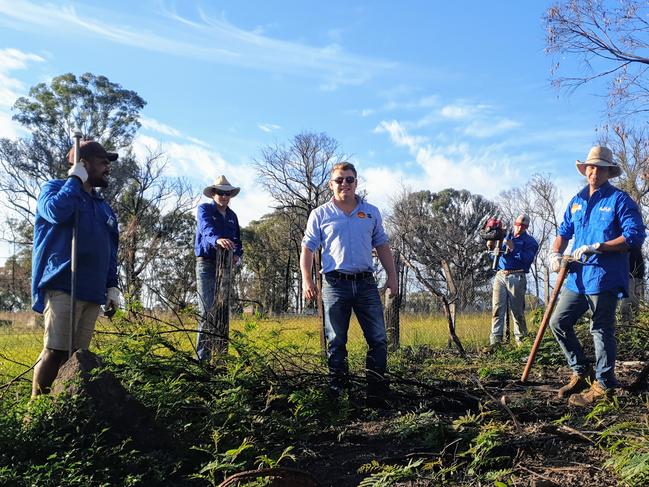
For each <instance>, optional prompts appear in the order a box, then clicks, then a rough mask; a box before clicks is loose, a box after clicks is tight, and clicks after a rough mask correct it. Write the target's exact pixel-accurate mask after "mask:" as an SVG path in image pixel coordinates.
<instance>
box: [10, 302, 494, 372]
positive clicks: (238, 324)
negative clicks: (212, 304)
mask: <svg viewBox="0 0 649 487" xmlns="http://www.w3.org/2000/svg"><path fill="white" fill-rule="evenodd" d="M30 317H31V313H17V314H9V313H4V314H0V319H4V320H11V323H12V324H11V325H8V324H6V322H5V325H4V326H2V327H0V377H1V378H2V379H3V380H5V379H7V378H12V377H15V376H17V375H18V374H20V373H22V372H23V371H24V370H25V368H26V367H30V366H31V365H33V364H34V362H35V361H36V359H37V357H38V354H39V353H40V350H41V348H42V346H43V341H42V340H43V330H42V328H40V327H36V328H34V327H30V326H28V322H29V320H30ZM490 320H491V317H490V315H489V314H487V313H483V314H466V315H458V317H457V334H458V336H459V337H460V339H461V340H462V343H463V345H464V347H465V348H466V349H467V350H469V351H471V350H476V349H478V348H480V347H482V346H484V345H485V344H486V343H488V340H489V332H490ZM162 321H166V322H169V323H175V320H174V317H171V316H166V317H165V318H164V319H163V320H162ZM247 324H248V326H247ZM250 324H254V326H249V325H250ZM400 326H401V334H400V339H401V345H402V346H420V345H427V346H430V347H433V348H445V347H447V345H448V325H447V322H446V319H445V317H444V316H443V315H402V316H401V325H400ZM182 328H183V329H185V330H186V331H184V332H179V333H176V334H174V335H173V336H174V340H173V341H174V342H175V344H176V345H177V346H178V347H179V348H180V349H183V350H192V349H194V346H195V342H196V331H195V330H196V322H195V320H194V319H192V318H191V317H190V318H187V320H186V321H185V322H184V323H183V327H182ZM230 328H231V330H232V331H233V332H234V331H237V332H240V333H243V334H247V335H249V338H252V339H253V340H257V339H258V340H259V341H260V345H261V344H264V345H266V346H272V343H269V342H268V340H269V337H271V342H275V341H276V342H277V343H282V344H290V345H295V346H296V347H298V348H299V349H300V350H303V351H305V352H311V353H318V352H319V351H320V328H321V323H320V319H319V318H318V317H317V316H298V315H285V316H281V317H275V318H264V319H262V318H257V317H253V316H233V317H232V319H231V321H230ZM97 331H98V333H97V334H96V338H95V340H93V344H91V349H93V348H96V346H97V345H99V346H100V347H101V345H102V343H104V342H105V341H106V340H112V339H114V336H115V335H113V334H112V332H115V331H116V330H115V328H114V327H113V325H112V324H111V323H110V322H109V321H108V320H106V319H101V320H100V321H99V323H98V325H97ZM102 332H109V333H102ZM365 350H366V345H365V340H364V338H363V333H362V331H361V328H360V325H359V324H358V322H357V320H356V318H355V317H352V321H351V324H350V330H349V340H348V351H349V354H350V358H352V360H353V359H354V358H355V357H357V358H358V359H360V358H361V357H362V356H363V355H364V353H365Z"/></svg>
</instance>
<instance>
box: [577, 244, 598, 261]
mask: <svg viewBox="0 0 649 487" xmlns="http://www.w3.org/2000/svg"><path fill="white" fill-rule="evenodd" d="M597 249H599V244H598V243H596V244H590V245H582V246H581V247H579V248H578V249H577V250H575V251H574V252H573V253H572V256H573V257H574V258H575V259H577V260H581V257H582V256H583V255H584V254H599V251H598V250H597Z"/></svg>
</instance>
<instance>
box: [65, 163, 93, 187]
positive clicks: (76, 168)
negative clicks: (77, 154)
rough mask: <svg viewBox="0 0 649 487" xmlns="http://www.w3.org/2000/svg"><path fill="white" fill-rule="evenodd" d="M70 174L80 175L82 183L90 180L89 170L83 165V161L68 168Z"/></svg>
mask: <svg viewBox="0 0 649 487" xmlns="http://www.w3.org/2000/svg"><path fill="white" fill-rule="evenodd" d="M70 176H76V177H78V178H79V179H81V182H82V183H85V182H86V181H88V171H86V166H84V165H83V162H78V163H76V164H72V167H71V168H70V169H69V170H68V177H70Z"/></svg>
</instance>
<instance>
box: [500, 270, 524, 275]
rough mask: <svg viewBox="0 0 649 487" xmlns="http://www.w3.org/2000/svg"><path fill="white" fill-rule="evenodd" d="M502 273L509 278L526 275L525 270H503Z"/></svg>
mask: <svg viewBox="0 0 649 487" xmlns="http://www.w3.org/2000/svg"><path fill="white" fill-rule="evenodd" d="M500 272H502V273H503V274H505V275H506V276H508V275H509V274H525V269H503V270H501V271H500Z"/></svg>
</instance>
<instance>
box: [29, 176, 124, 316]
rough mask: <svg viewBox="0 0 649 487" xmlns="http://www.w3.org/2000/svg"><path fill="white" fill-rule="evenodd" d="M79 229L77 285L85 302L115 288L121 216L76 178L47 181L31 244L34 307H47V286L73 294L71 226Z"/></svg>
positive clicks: (100, 301)
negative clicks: (117, 215)
mask: <svg viewBox="0 0 649 487" xmlns="http://www.w3.org/2000/svg"><path fill="white" fill-rule="evenodd" d="M75 209H78V210H79V226H78V231H77V277H76V279H77V289H76V297H77V298H78V299H79V300H81V301H89V302H91V303H96V304H105V303H106V289H107V288H109V287H117V246H118V244H119V233H118V229H117V218H116V217H115V214H114V213H113V210H112V209H111V207H110V205H109V204H108V203H107V202H106V201H105V200H104V199H103V198H102V197H101V195H100V194H99V193H97V192H96V191H94V190H93V191H92V192H91V193H88V192H86V191H84V189H83V187H82V185H81V181H79V180H78V179H77V178H68V179H67V180H66V179H55V180H53V181H48V182H47V183H45V186H43V189H42V190H41V193H40V195H39V197H38V202H37V204H36V218H35V220H34V246H33V249H32V309H33V310H34V311H37V312H39V313H42V312H43V311H44V309H45V291H46V290H48V289H51V290H58V291H65V292H66V293H70V290H71V286H70V284H71V283H70V277H71V275H70V272H71V271H70V266H71V257H70V256H71V251H72V228H73V224H74V212H75Z"/></svg>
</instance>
